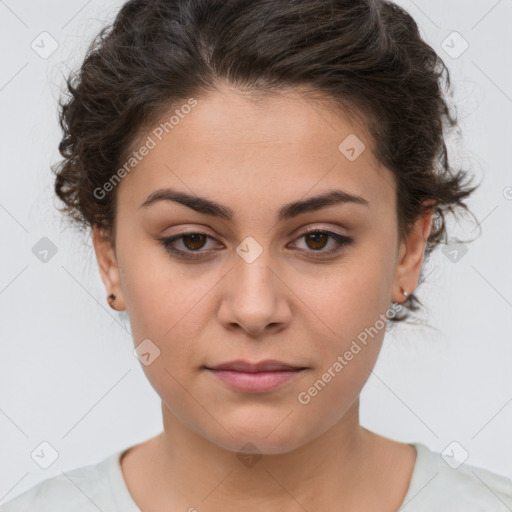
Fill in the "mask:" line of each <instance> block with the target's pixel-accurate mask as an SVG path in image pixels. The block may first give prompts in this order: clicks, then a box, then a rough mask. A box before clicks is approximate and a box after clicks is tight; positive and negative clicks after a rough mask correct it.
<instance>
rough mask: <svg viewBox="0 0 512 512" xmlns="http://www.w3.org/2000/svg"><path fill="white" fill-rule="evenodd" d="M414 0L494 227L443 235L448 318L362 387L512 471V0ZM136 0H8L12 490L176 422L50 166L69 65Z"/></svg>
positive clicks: (399, 416) (432, 307)
mask: <svg viewBox="0 0 512 512" xmlns="http://www.w3.org/2000/svg"><path fill="white" fill-rule="evenodd" d="M399 4H400V5H403V6H404V7H405V8H407V9H408V10H409V12H410V13H411V14H412V15H413V17H414V18H415V19H416V20H417V22H418V23H419V25H420V27H421V31H422V34H423V36H424V37H425V38H426V39H427V41H428V42H429V43H430V44H431V45H433V47H434V48H435V50H436V51H437V52H438V53H439V54H440V55H441V56H442V57H443V59H444V60H445V62H446V63H447V65H448V66H449V69H450V72H451V76H452V80H453V85H454V91H455V101H456V102H457V105H458V106H457V109H458V110H457V111H458V115H459V120H460V126H461V130H462V133H463V136H462V137H459V138H455V137H452V139H451V142H450V152H451V153H450V154H451V158H452V160H453V161H454V163H456V162H459V163H460V164H462V165H464V166H466V167H469V168H470V169H471V170H472V172H473V173H474V174H475V175H476V180H477V181H479V180H480V179H481V178H482V177H483V183H482V185H481V187H480V188H479V190H478V191H477V193H476V195H475V196H474V197H473V199H471V201H470V202H469V205H470V207H471V208H472V210H473V212H474V213H475V215H476V217H477V219H478V221H479V222H480V226H481V229H482V233H481V235H480V236H479V237H478V238H477V240H476V241H475V242H472V243H470V244H467V249H468V250H467V253H465V254H462V253H460V252H459V258H458V261H456V262H453V261H451V260H450V258H449V257H447V256H446V255H445V254H444V253H443V252H442V251H441V249H438V251H437V253H436V254H435V255H433V256H432V258H431V260H430V262H429V266H428V267H427V269H426V273H428V274H429V275H428V278H427V280H426V281H425V282H424V283H422V284H421V285H420V288H419V290H418V291H419V292H420V293H419V296H420V298H422V299H423V300H424V302H425V303H426V305H427V307H428V319H429V323H430V324H431V325H432V326H433V327H434V329H425V328H422V327H414V326H413V327H405V326H397V327H396V328H394V329H393V330H392V331H390V332H388V334H387V335H386V339H385V345H384V347H383V350H382V352H381V355H380V358H379V361H378V363H377V366H376V368H375V371H374V374H373V375H372V376H371V377H370V379H369V381H368V383H367V385H366V387H365V388H364V390H363V393H362V407H361V422H362V424H363V425H364V426H366V427H367V428H370V429H371V430H374V431H376V432H379V433H381V434H382V435H386V436H389V437H391V438H394V439H397V440H401V441H407V442H412V441H419V442H422V443H424V444H426V445H427V446H429V447H430V448H432V449H434V450H436V451H439V452H442V451H443V450H444V449H445V448H446V447H447V446H448V445H449V444H450V443H451V442H452V441H457V442H458V443H459V444H460V445H461V446H462V447H463V448H464V449H465V450H467V452H468V453H469V458H468V459H467V461H466V463H467V464H472V465H476V466H480V467H483V468H486V469H491V470H493V471H495V472H497V473H500V474H503V475H506V476H508V477H511V478H512V436H511V435H510V432H511V431H512V429H511V427H512V403H511V402H512V386H511V377H510V375H511V372H510V366H511V362H512V337H511V330H512V286H511V281H512V271H511V268H510V263H511V261H512V237H511V236H510V234H511V224H512V223H511V219H512V200H511V199H512V173H511V169H510V162H511V161H512V158H511V156H512V155H511V146H512V144H511V142H510V138H511V135H512V130H511V124H512V122H511V119H512V99H511V97H512V76H511V75H512V68H511V66H510V55H511V50H512V44H511V43H512V40H511V39H512V38H511V30H510V21H511V20H512V2H511V1H510V0H501V1H496V0H478V1H476V0H472V1H467V0H457V1H454V0H452V1H445V0H443V1H441V0H428V1H427V0H416V1H414V2H413V1H405V0H404V1H400V2H399ZM120 5H121V2H113V1H109V2H102V1H98V0H90V1H89V2H86V1H83V0H67V1H66V2H64V1H62V0H59V1H57V0H46V1H45V2H44V3H41V2H36V1H34V0H32V1H26V0H20V1H16V2H15V1H14V0H6V1H0V20H1V23H2V25H1V26H2V30H1V31H0V38H1V47H0V48H1V49H0V51H1V59H2V65H1V74H0V105H1V117H0V130H1V132H0V138H1V141H2V146H3V150H2V158H1V161H0V166H1V173H2V181H1V183H2V187H1V193H0V222H1V225H2V239H3V241H2V247H3V250H2V264H1V270H0V272H1V273H0V307H1V313H2V317H1V319H2V321H1V324H0V329H1V335H2V338H1V358H0V379H1V387H0V389H1V395H0V429H1V430H0V431H1V436H0V452H1V454H2V457H1V460H0V503H2V502H5V501H7V500H10V499H12V498H14V497H15V496H16V495H18V494H20V493H21V492H23V491H24V490H26V489H28V488H30V487H32V486H33V485H35V484H36V483H38V482H39V481H41V480H43V479H46V478H49V477H51V476H53V475H56V474H58V473H60V472H61V471H67V470H68V469H71V468H75V467H78V466H82V465H85V464H91V463H96V462H98V461H99V460H100V459H102V458H104V457H105V456H107V455H108V454H110V453H112V452H113V451H114V450H118V449H121V448H123V447H125V446H129V445H131V444H135V443H137V442H140V441H142V440H145V439H147V438H148V437H151V436H153V435H155V434H156V433H158V432H160V430H161V428H162V424H161V418H160V402H159V399H158V396H157V395H156V393H155V392H154V391H153V389H152V388H151V386H150V385H149V383H148V382H147V380H146V378H145V376H144V374H143V372H142V369H141V367H140V363H139V361H138V360H137V359H136V358H135V357H134V355H133V353H132V349H133V341H132V339H131V336H130V334H129V326H128V323H127V320H126V318H125V317H123V315H119V314H118V313H115V312H114V311H113V310H111V309H110V308H109V307H108V305H107V302H106V300H105V295H106V294H105V290H104V288H103V284H102V283H101V280H100V278H99V274H98V271H97V266H96V261H95V260H94V255H93V252H92V248H91V244H90V243H89V242H87V244H86V245H83V244H82V240H81V238H80V236H79V234H78V233H77V232H75V231H72V230H71V229H69V228H68V227H67V224H66V223H65V222H63V221H62V220H61V217H60V215H59V214H58V212H57V210H56V209H55V205H56V204H57V200H56V199H54V197H53V182H52V175H51V174H50V172H49V166H50V164H51V163H53V162H55V161H57V160H58V159H59V158H60V155H59V154H58V151H57V146H58V143H59V141H60V137H61V134H60V131H59V127H58V124H57V114H56V112H57V109H56V101H57V98H58V96H59V88H60V87H61V86H62V83H63V75H65V74H66V73H67V72H68V67H69V68H75V67H76V66H78V65H79V63H80V62H81V60H82V58H83V55H84V52H85V49H86V46H87V45H88V43H89V42H90V40H91V39H92V37H93V35H95V34H96V33H97V31H98V30H99V29H100V28H101V27H102V26H103V25H104V24H105V23H106V22H107V21H109V20H111V19H112V17H113V16H114V14H115V12H116V11H117V9H118V7H119V6H120ZM43 31H47V32H48V33H49V34H51V36H52V37H53V38H54V39H55V40H56V41H57V42H58V48H57V50H56V51H55V52H54V53H52V54H51V56H50V57H49V58H47V59H43V58H41V57H40V56H39V55H38V54H37V53H36V52H35V51H34V50H33V49H32V48H31V43H32V41H33V40H36V42H37V41H38V40H39V39H38V37H39V34H41V32H43ZM453 31H457V32H459V33H460V34H461V35H462V37H463V38H464V39H465V40H466V41H467V42H468V43H469V47H468V49H467V50H466V51H465V52H464V53H462V55H460V56H458V57H457V58H453V57H451V56H449V55H448V54H447V53H446V52H445V50H444V49H443V46H442V42H443V41H444V40H446V38H449V39H448V40H447V42H448V44H450V45H451V46H453V47H454V50H457V49H460V48H461V46H460V42H457V41H456V40H453V39H451V38H453V36H451V34H452V33H453ZM450 41H454V42H452V43H450ZM46 48H48V46H46ZM507 187H508V188H507ZM469 220H470V219H469ZM469 220H466V221H465V222H459V223H457V225H455V223H453V222H452V223H451V224H450V226H451V227H453V228H454V229H456V231H453V232H452V234H453V235H458V236H459V237H462V238H464V239H471V238H474V237H475V236H476V235H477V234H478V230H476V229H474V227H475V226H474V224H472V223H471V222H470V221H469ZM43 237H48V238H49V239H50V240H51V241H52V242H53V243H54V244H55V245H56V247H57V253H56V254H55V255H54V256H53V257H52V258H51V259H49V261H47V262H46V263H43V262H41V261H40V260H39V259H38V258H36V256H35V255H34V254H33V252H32V248H33V246H34V245H35V244H36V243H37V242H38V241H39V240H40V239H41V238H43ZM453 254H455V253H453ZM43 441H46V442H48V443H50V444H51V445H52V446H53V447H54V448H55V449H56V450H57V452H58V455H59V456H58V458H57V460H56V461H55V462H54V463H53V464H52V465H51V466H50V467H49V468H47V469H42V468H41V467H39V466H38V465H37V464H36V463H35V462H34V460H33V459H32V458H31V453H32V452H33V451H34V450H35V449H36V448H37V447H38V446H39V445H40V443H41V442H43Z"/></svg>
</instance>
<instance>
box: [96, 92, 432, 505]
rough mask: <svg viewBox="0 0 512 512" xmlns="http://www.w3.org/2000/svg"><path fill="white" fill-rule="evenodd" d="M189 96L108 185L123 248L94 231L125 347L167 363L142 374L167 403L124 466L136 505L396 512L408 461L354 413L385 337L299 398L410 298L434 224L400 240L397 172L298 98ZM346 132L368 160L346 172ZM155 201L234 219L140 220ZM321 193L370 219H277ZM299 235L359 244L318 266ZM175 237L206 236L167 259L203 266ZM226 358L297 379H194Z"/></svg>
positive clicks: (316, 249) (353, 125) (330, 212)
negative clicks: (353, 199) (245, 246)
mask: <svg viewBox="0 0 512 512" xmlns="http://www.w3.org/2000/svg"><path fill="white" fill-rule="evenodd" d="M197 100H198V104H197V106H195V107H194V108H193V109H192V111H191V112H190V113H189V114H188V115H186V116H185V117H184V118H183V119H180V121H179V124H178V125H176V126H175V127H174V129H173V130H172V131H171V132H170V133H169V134H168V135H166V136H165V137H164V138H163V140H162V141H160V142H158V144H157V145H156V147H155V148H153V149H151V151H149V154H148V155H147V156H145V157H144V158H143V159H142V161H140V163H139V164H138V165H137V167H136V168H135V169H134V170H133V171H131V173H130V174H128V175H127V176H126V177H125V178H123V180H122V181H121V183H120V184H119V185H118V187H119V188H118V190H117V193H118V198H117V199H118V201H117V232H116V240H115V242H116V250H115V251H114V249H113V247H112V245H111V244H110V243H109V242H108V239H107V238H106V237H105V236H103V235H104V234H103V233H102V232H100V231H99V230H97V229H94V230H93V243H94V248H95V251H96V256H97V259H98V265H99V269H100V273H101V277H102V280H103V282H104V284H105V287H106V290H107V294H110V293H114V294H115V295H116V301H115V306H116V309H118V310H123V309H126V310H127V311H128V314H129V318H130V323H131V327H132V332H133V337H134V342H135V345H138V344H139V343H140V342H141V341H142V340H144V339H147V338H149V339H150V340H151V341H152V343H154V344H155V345H156V346H157V347H158V348H159V350H160V356H159V357H157V358H156V359H155V360H154V361H153V362H152V363H151V364H150V365H148V366H145V365H143V366H142V368H143V370H144V372H145V374H146V376H147V378H148V380H149V382H150V383H151V385H152V386H153V388H154V389H155V391H156V392H157V393H158V395H159V396H160V397H161V399H162V413H163V420H164V431H163V432H162V433H161V434H160V435H158V436H155V437H154V438H152V439H150V440H148V441H146V442H145V443H141V444H139V445H136V446H135V447H134V448H132V449H131V450H130V451H128V452H127V453H126V454H125V456H124V457H123V459H122V469H123V474H124V476H125V480H126V482H127V485H128V488H129V490H130V493H131V494H132V496H133V497H134V499H135V501H136V503H137V504H138V505H139V507H140V508H142V509H143V510H144V511H145V512H146V511H151V510H155V511H156V510H159V509H160V510H163V507H166V509H169V505H171V504H172V505H173V506H175V507H176V508H175V509H176V510H189V509H191V507H195V509H197V510H199V511H221V510H222V511H231V510H235V509H236V510H239V509H240V505H241V504H243V507H244V510H248V511H253V510H254V511H256V510H266V511H273V510H287V511H288V510H289V511H295V510H297V511H298V510H303V507H304V508H305V509H307V510H310V511H313V510H344V511H351V510H358V511H359V512H361V511H365V510H380V511H383V512H384V511H390V512H391V511H393V510H397V509H398V507H399V506H400V504H401V503H402V500H403V498H404V496H405V493H406V491H407V488H408V485H409V480H410V476H411V473H412V470H413V465H414V461H415V455H416V454H415V450H414V448H413V447H411V446H409V445H407V444H405V443H398V442H395V441H392V440H390V439H387V438H384V437H382V436H379V435H377V434H375V433H373V432H370V431H368V430H367V429H365V428H363V427H361V426H360V425H359V414H358V410H359V394H360V392H361V389H362V387H363V386H364V384H365V382H366V380H367V379H368V377H369V375H370V373H371V371H372V369H373V367H374V365H375V362H376V360H377V357H378V354H379V351H380V348H381V344H382V339H383V336H384V334H385V329H380V330H379V331H378V333H377V334H376V335H374V336H373V337H372V338H370V340H369V342H368V343H367V345H366V346H364V347H363V348H362V350H361V351H360V352H358V353H357V355H355V356H354V357H353V359H352V360H351V361H349V362H348V364H347V365H346V366H344V368H343V370H342V371H340V372H339V373H337V374H336V376H335V377H333V378H332V379H331V381H330V382H329V383H328V384H327V385H326V386H325V387H324V388H323V389H322V391H321V392H319V393H318V394H317V395H316V396H314V397H313V398H311V401H310V402H309V403H308V404H306V405H304V404H301V403H300V402H299V401H298V399H297V397H298V394H299V393H300V392H301V391H307V390H308V388H310V387H311V386H312V385H313V383H314V382H315V381H317V380H318V379H319V378H321V377H322V374H324V372H325V371H327V369H328V368H329V367H332V365H333V363H334V362H335V361H336V360H337V357H338V356H339V355H343V354H344V353H345V352H346V351H347V350H348V349H349V348H350V346H351V344H352V342H353V340H355V339H356V338H357V336H358V334H359V333H361V332H362V331H364V330H365V328H369V327H371V326H373V325H375V323H376V321H377V320H378V319H379V315H381V314H384V313H385V312H386V311H387V310H389V308H390V305H391V301H394V302H402V301H403V300H404V298H405V297H404V295H403V294H402V289H403V290H407V291H409V292H411V291H412V290H413V289H414V288H415V287H416V286H417V284H418V279H419V274H420V270H421V264H422V261H423V255H424V250H425V244H426V240H427V238H428V234H429V232H430V228H431V213H430V214H428V215H425V216H424V217H421V218H420V219H418V221H417V222H416V224H415V225H414V226H413V229H412V230H411V233H410V235H409V236H408V237H407V238H406V239H405V240H403V241H400V240H399V238H398V228H397V218H396V210H395V201H396V196H395V190H396V189H395V181H394V176H393V174H392V173H391V171H390V170H388V169H386V168H384V167H383V166H382V165H381V164H380V163H379V162H378V161H377V160H376V159H375V157H374V156H373V153H372V145H371V141H370V139H369V138H368V136H367V134H366V131H365V127H364V124H363V121H362V120H361V122H358V121H357V120H352V121H350V120H349V118H346V117H344V116H341V115H339V114H335V113H334V110H332V109H328V108H325V107H322V106H321V105H320V104H318V103H316V102H313V101H312V100H311V99H307V98H305V97H304V96H303V95H301V94H300V93H299V92H297V91H288V92H286V93H281V94H279V95H276V94H274V95H272V96H268V97H258V99H254V98H250V97H249V96H248V95H247V94H244V93H241V92H239V91H236V90H234V89H232V88H229V87H227V86H226V87H223V88H221V89H219V90H218V91H216V92H212V93H210V94H209V95H207V96H202V97H200V98H197ZM168 117H169V116H166V118H167V119H168ZM148 134H150V131H148V133H146V134H144V136H143V137H141V139H142V140H143V139H145V138H146V137H147V135H148ZM350 134H355V135H356V136H357V137H358V138H359V139H360V140H361V141H363V143H364V144H365V146H366V149H365V150H364V151H363V153H362V154H361V155H360V156H359V157H358V158H356V159H355V160H354V161H350V160H349V159H347V158H346V157H345V156H344V155H343V154H342V153H341V152H340V150H339V149H338V146H339V144H340V143H341V142H342V141H343V140H344V139H345V138H346V137H347V136H349V135H350ZM163 187H172V188H174V189H177V190H180V191H183V192H187V193H192V194H196V195H198V196H202V197H207V198H208V199H211V200H213V201H216V202H218V203H221V204H223V205H225V206H228V207H229V208H231V209H232V210H233V211H234V212H235V215H234V218H233V220H232V221H228V220H225V219H217V218H214V217H211V216H209V215H206V214H201V213H198V212H196V211H194V210H192V209H190V208H188V207H186V206H184V205H181V204H178V203H176V202H171V201H160V202H158V203H155V204H153V205H152V206H149V207H148V208H140V205H141V204H142V203H143V202H144V201H145V200H146V198H147V197H148V196H149V194H151V193H152V192H154V191H155V190H157V189H159V188H163ZM331 189H338V190H339V189H341V190H344V191H346V192H349V193H351V194H357V195H360V196H362V197H363V198H365V199H366V200H367V201H368V203H369V206H368V207H367V206H364V205H357V204H350V203H347V204H338V205H333V206H330V207H328V208H324V209H322V210H318V211H312V212H306V213H302V214H300V215H299V216H298V217H296V218H292V219H289V220H285V221H282V222H276V212H277V211H278V209H279V208H280V207H282V206H283V205H284V204H286V203H289V202H292V201H297V200H301V199H305V198H307V197H311V196H313V195H318V194H321V193H323V192H327V191H329V190H331ZM310 228H315V229H319V230H329V231H334V232H336V233H339V234H342V235H345V236H348V237H351V238H353V243H351V244H348V245H345V246H342V247H341V249H340V250H339V252H335V253H332V254H330V255H325V256H321V255H322V254H326V252H327V251H328V250H329V249H331V248H332V249H334V248H336V246H337V244H336V242H335V240H334V239H331V238H326V239H325V240H324V241H323V242H322V240H320V241H315V240H314V239H312V238H311V237H309V239H308V237H307V236H302V235H304V231H305V230H306V229H310ZM186 230H190V231H192V232H204V233H206V234H208V235H209V236H210V237H212V238H203V239H201V240H199V241H192V240H190V239H189V240H188V242H187V244H186V245H185V243H186V240H184V239H179V240H177V241H176V242H175V243H174V246H175V247H176V248H179V249H181V250H184V251H188V252H189V253H191V252H193V250H194V248H197V249H196V251H199V252H203V253H207V252H210V251H211V254H210V255H209V256H207V257H205V258H204V259H199V260H187V259H180V258H177V257H175V256H173V255H172V254H170V253H168V252H167V250H166V249H165V247H164V246H163V245H161V244H160V243H159V241H158V238H161V237H164V236H166V237H170V236H172V235H176V234H179V233H182V232H183V231H186ZM248 236H250V237H252V238H253V239H255V240H256V241H257V243H258V244H259V245H260V246H261V248H262V249H263V252H262V253H261V254H260V255H259V256H258V257H257V258H256V259H255V260H254V261H253V262H252V263H248V262H247V261H245V260H244V259H243V258H242V257H240V256H239V254H237V252H236V248H237V247H238V246H239V244H240V243H241V242H242V241H243V240H244V239H245V238H246V237H248ZM322 251H323V253H322ZM234 359H245V360H249V361H261V360H263V359H278V360H280V361H284V362H287V363H289V364H293V365H298V366H302V367H307V370H305V371H304V372H301V373H300V374H298V375H297V376H296V377H295V378H294V379H293V380H291V381H289V382H287V383H286V384H285V385H284V386H282V387H280V388H278V389H277V390H274V391H272V392H268V393H260V394H250V395H249V394H247V393H242V392H239V391H234V390H232V389H230V388H228V387H227V386H226V385H225V384H224V383H222V382H221V381H219V380H218V379H217V378H215V376H213V375H211V374H210V373H209V372H207V371H206V370H204V369H203V368H202V367H203V366H204V365H206V366H212V365H215V364H219V363H222V362H227V361H231V360H234ZM246 443H252V445H254V446H256V447H257V449H246V451H251V450H252V451H256V452H257V453H259V454H262V457H260V458H258V460H257V461H256V463H254V464H253V465H252V466H251V467H248V466H247V465H245V464H244V463H242V462H241V460H240V459H239V457H238V456H237V453H238V452H239V451H240V449H241V447H242V446H244V445H246Z"/></svg>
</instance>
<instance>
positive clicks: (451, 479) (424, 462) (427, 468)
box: [0, 443, 512, 512]
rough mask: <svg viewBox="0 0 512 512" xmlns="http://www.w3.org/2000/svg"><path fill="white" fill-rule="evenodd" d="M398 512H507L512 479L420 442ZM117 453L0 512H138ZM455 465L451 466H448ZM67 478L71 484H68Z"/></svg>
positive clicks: (38, 487) (37, 488)
mask: <svg viewBox="0 0 512 512" xmlns="http://www.w3.org/2000/svg"><path fill="white" fill-rule="evenodd" d="M410 444H411V446H414V447H415V448H416V451H417V457H416V463H415V465H414V470H413V474H412V477H411V482H410V485H409V489H408V491H407V494H406V496H405V498H404V500H403V503H402V505H401V507H400V509H399V510H400V512H510V511H511V510H512V480H510V479H509V478H507V477H505V476H501V475H498V474H496V473H493V472H491V471H488V470H485V469H482V468H478V467H475V466H470V465H468V464H466V463H464V464H462V465H461V466H459V467H458V468H457V469H453V468H452V467H451V466H449V465H448V464H447V463H446V462H445V461H444V460H443V459H442V457H441V455H440V454H439V453H436V452H433V451H431V450H430V449H429V448H428V447H426V446H425V445H423V444H421V443H410ZM126 450H128V448H125V449H123V450H119V451H117V452H115V453H113V454H111V455H109V456H108V457H106V458H105V459H103V460H102V461H100V462H99V463H97V464H91V465H89V466H83V467H79V468H76V469H73V470H71V471H66V474H67V476H68V477H69V478H68V477H66V476H65V475H58V476H55V477H52V478H48V479H46V480H43V481H42V482H40V483H38V484H36V485H35V486H33V487H32V488H30V489H28V490H27V491H25V492H24V493H22V494H20V495H19V496H17V497H15V498H13V499H12V500H10V501H8V502H6V503H4V504H3V505H0V512H98V511H99V510H100V511H101V512H141V510H140V509H139V508H138V507H137V505H136V504H135V502H134V501H133V498H132V497H131V495H130V493H129V491H128V488H127V486H126V483H125V481H124V477H123V473H122V471H121V465H120V462H119V460H120V457H121V455H122V454H123V453H124V452H125V451H126ZM452 465H454V464H452ZM70 479H71V480H72V481H70Z"/></svg>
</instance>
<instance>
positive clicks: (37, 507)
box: [0, 451, 121, 512]
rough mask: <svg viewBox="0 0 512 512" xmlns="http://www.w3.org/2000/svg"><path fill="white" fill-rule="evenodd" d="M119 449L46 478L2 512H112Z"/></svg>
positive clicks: (6, 504) (13, 500)
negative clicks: (113, 470) (111, 477)
mask: <svg viewBox="0 0 512 512" xmlns="http://www.w3.org/2000/svg"><path fill="white" fill-rule="evenodd" d="M120 453H121V452H120V451H119V452H116V453H113V454H111V455H109V456H108V457H106V458H104V459H103V460H101V461H100V462H98V463H97V464H91V465H88V466H82V467H79V468H75V469H72V470H70V471H63V472H62V473H61V474H60V475H57V476H54V477H51V478H47V479H46V480H43V481H42V482H39V483H38V484H36V485H35V486H33V487H31V488H30V489H28V490H26V491H25V492H23V493H22V494H20V495H19V496H16V497H15V498H13V499H12V500H10V501H7V502H6V503H4V504H3V505H0V512H29V511H30V512H50V511H51V512H59V511H68V510H73V512H90V511H94V512H98V510H101V511H102V512H113V511H117V507H116V504H115V502H114V496H113V494H112V492H111V489H110V485H109V473H110V471H109V469H110V468H111V467H112V464H113V463H115V462H116V460H119V455H120Z"/></svg>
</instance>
